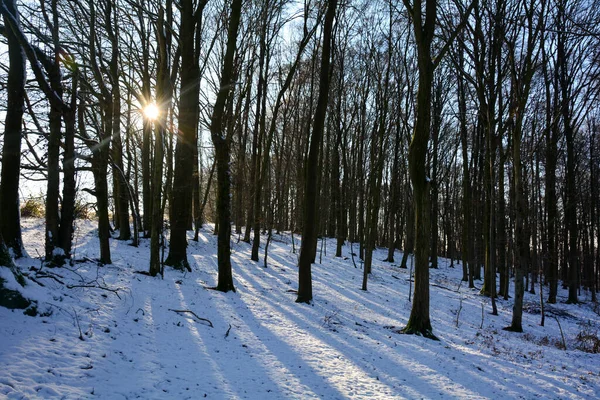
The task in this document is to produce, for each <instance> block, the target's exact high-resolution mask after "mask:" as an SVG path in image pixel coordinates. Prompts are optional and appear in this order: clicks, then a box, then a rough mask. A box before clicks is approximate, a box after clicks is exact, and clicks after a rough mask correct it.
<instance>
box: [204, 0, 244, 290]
mask: <svg viewBox="0 0 600 400" xmlns="http://www.w3.org/2000/svg"><path fill="white" fill-rule="evenodd" d="M241 8H242V0H233V1H232V3H231V13H230V17H229V27H228V32H227V49H226V52H225V59H224V61H223V70H222V74H221V81H220V86H219V92H218V94H217V98H216V100H215V105H214V108H213V114H212V119H211V124H210V134H211V139H212V142H213V144H214V146H215V162H216V164H217V222H218V223H219V233H218V239H217V246H218V247H217V260H218V269H219V277H218V283H217V287H216V290H219V291H221V292H228V291H230V290H231V291H234V292H235V287H234V285H233V275H232V271H231V257H230V253H231V244H230V240H231V198H230V186H231V175H230V171H229V159H230V154H229V151H230V140H229V138H228V137H226V135H225V126H226V124H225V121H224V116H225V103H226V100H227V98H228V97H229V93H230V92H231V89H232V87H233V85H232V79H233V76H234V71H233V56H234V53H235V49H236V41H237V33H238V27H239V24H240V14H241Z"/></svg>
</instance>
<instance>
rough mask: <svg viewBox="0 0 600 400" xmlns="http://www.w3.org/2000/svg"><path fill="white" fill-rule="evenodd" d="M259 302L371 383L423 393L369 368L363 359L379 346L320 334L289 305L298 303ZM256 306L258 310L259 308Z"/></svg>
mask: <svg viewBox="0 0 600 400" xmlns="http://www.w3.org/2000/svg"><path fill="white" fill-rule="evenodd" d="M244 279H248V280H250V281H252V284H253V285H258V286H261V284H259V283H257V282H256V281H255V280H254V279H253V278H251V277H244ZM261 302H262V304H261V305H262V306H268V307H269V308H270V310H271V311H270V312H272V313H273V312H274V313H278V314H279V315H281V316H282V319H287V320H290V321H291V322H292V323H293V325H294V326H296V327H297V328H296V329H297V330H298V331H299V332H301V333H302V332H304V335H310V336H312V338H313V341H315V342H320V343H321V346H320V347H325V348H329V349H330V352H333V353H337V354H338V355H343V357H345V358H346V359H348V360H350V362H351V364H350V365H351V367H349V368H350V369H354V370H355V371H356V370H358V371H360V372H361V373H362V374H364V375H365V376H369V377H370V379H372V380H373V382H375V384H378V383H377V382H381V383H383V384H385V385H387V388H388V389H389V390H391V388H393V389H395V390H400V389H399V388H403V391H404V392H405V393H404V395H405V396H409V397H415V396H418V395H423V393H419V392H415V391H413V390H410V388H407V387H406V386H405V385H404V383H403V382H402V381H401V380H399V379H394V378H393V377H392V376H391V375H389V374H388V373H387V372H386V371H385V370H381V369H380V370H375V371H376V372H375V371H374V370H373V368H372V366H371V364H370V363H369V361H367V359H368V357H369V356H370V355H372V354H379V353H380V349H376V350H377V351H376V352H373V353H371V352H370V351H368V350H364V349H360V348H358V347H356V346H353V345H351V344H349V343H348V342H344V341H342V340H339V339H337V338H335V337H333V336H331V334H327V333H322V332H323V330H324V329H323V327H322V326H320V325H319V324H317V323H315V322H314V319H308V318H302V317H299V316H298V311H297V310H295V309H293V308H292V307H298V308H300V307H303V306H300V305H296V306H291V305H290V306H288V305H287V303H286V302H285V301H281V302H276V301H272V300H271V299H268V298H263V299H261ZM260 309H262V307H261V308H260ZM311 314H313V316H316V312H311ZM254 318H255V319H257V318H256V316H254ZM299 327H302V328H299ZM309 332H311V333H309ZM369 350H370V349H369ZM360 356H362V359H361V358H360ZM380 358H381V359H382V360H383V359H384V357H380ZM385 359H387V360H388V363H390V364H393V367H391V368H389V369H390V370H394V371H404V373H403V374H400V375H401V376H403V377H405V379H407V380H410V381H412V382H414V381H416V380H419V377H418V375H417V374H415V373H411V372H410V371H409V370H408V369H406V368H405V366H404V365H403V363H401V362H397V361H395V360H392V359H391V358H389V357H387V356H385ZM386 369H388V368H386ZM423 386H425V385H423ZM383 390H385V389H383ZM347 395H348V394H347V393H346V394H345V396H347ZM387 395H396V396H397V395H398V393H396V394H392V393H387Z"/></svg>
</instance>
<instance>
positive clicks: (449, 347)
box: [0, 220, 600, 399]
mask: <svg viewBox="0 0 600 400" xmlns="http://www.w3.org/2000/svg"><path fill="white" fill-rule="evenodd" d="M23 222H24V225H25V226H24V242H25V245H26V247H27V249H28V250H29V254H35V248H36V247H39V246H42V244H41V243H40V242H39V237H43V224H42V221H39V220H24V221H23ZM94 226H95V224H94V223H92V222H89V221H78V222H77V231H76V238H75V240H74V242H75V244H76V245H75V249H74V252H75V259H76V260H80V262H76V263H74V265H73V266H67V267H65V268H55V269H52V270H46V271H47V272H49V273H50V274H54V275H56V276H57V277H58V279H59V280H61V281H62V282H63V283H64V284H61V283H59V282H57V281H56V280H54V279H51V278H36V279H37V280H38V281H40V282H42V283H43V284H44V285H45V286H44V287H41V286H38V285H37V284H35V283H33V282H31V283H30V285H29V289H28V290H29V291H32V292H35V293H36V296H37V297H36V298H38V299H39V300H38V301H39V306H40V308H41V309H42V310H43V309H45V308H50V309H51V310H52V314H51V315H49V316H42V317H36V318H32V317H27V316H24V315H22V313H21V311H18V310H17V311H10V310H7V309H4V308H0V365H2V368H0V398H3V397H6V398H8V399H29V398H31V399H33V398H66V399H75V398H77V399H78V398H97V399H127V398H144V399H198V398H204V397H206V398H214V399H230V398H243V399H280V398H302V399H310V398H326V399H343V398H353V399H358V398H368V399H390V398H433V399H435V398H444V399H445V398H477V399H480V398H524V399H531V398H573V399H592V398H597V397H598V393H600V355H598V354H589V353H585V352H582V351H580V350H577V349H576V346H577V341H576V336H577V334H578V333H579V332H581V331H582V330H585V329H587V330H589V331H593V330H594V329H595V330H596V332H597V330H598V328H599V327H600V317H599V316H598V314H597V313H596V312H594V310H593V308H594V305H593V304H592V303H591V302H589V299H587V296H588V294H586V293H585V292H582V296H581V298H582V299H583V300H585V302H584V303H583V304H580V305H566V304H564V300H566V295H567V293H566V291H563V290H562V289H559V291H560V292H559V300H560V302H559V303H558V304H555V305H546V311H547V316H546V326H545V327H540V326H539V322H540V313H539V295H532V294H529V293H526V295H525V308H526V310H527V312H526V313H525V314H524V329H525V333H523V334H519V333H511V332H506V331H503V330H502V329H501V328H502V327H505V326H507V325H509V323H510V319H511V312H512V301H511V300H509V301H505V300H502V299H498V301H497V303H498V309H499V314H500V315H499V316H492V315H490V311H491V307H490V304H489V303H488V302H489V300H488V299H486V298H485V297H482V296H481V295H479V293H478V290H476V289H468V288H467V285H465V284H462V285H460V277H461V268H460V266H458V267H457V268H449V266H448V261H447V260H445V259H440V268H439V269H438V270H431V283H432V286H431V317H432V324H433V329H434V333H435V334H436V335H437V336H438V337H439V338H440V339H441V340H440V341H439V342H436V341H432V340H429V339H425V338H422V337H418V336H412V335H402V334H399V333H397V330H399V329H400V328H401V327H403V326H404V325H405V324H406V321H407V319H408V316H409V314H410V309H411V304H410V302H409V301H408V292H409V276H408V274H409V271H408V270H403V269H400V268H398V267H397V265H396V264H394V265H391V264H389V263H386V262H382V261H380V260H383V259H384V258H386V256H387V249H380V250H377V251H375V253H374V262H373V274H372V276H371V277H370V280H369V291H367V292H364V291H361V290H360V284H361V280H362V270H361V269H360V268H354V267H353V265H352V260H351V259H350V254H349V249H350V248H349V246H345V247H344V256H346V257H348V258H347V259H340V258H335V257H333V255H334V254H335V240H328V241H327V245H326V250H327V255H323V263H322V264H318V263H317V264H315V265H313V270H312V271H313V293H314V295H315V300H314V302H313V304H311V305H305V304H296V303H294V300H295V297H296V295H295V293H293V292H292V290H294V289H297V272H298V271H297V268H296V262H297V254H294V253H292V251H291V237H290V236H289V235H288V234H285V235H277V234H274V235H273V240H272V242H271V244H270V246H269V267H268V268H266V269H265V268H263V267H262V254H261V262H260V263H254V262H252V261H250V259H249V255H250V245H248V244H246V243H244V242H239V243H236V242H235V241H233V248H232V264H233V269H234V271H233V272H234V282H235V285H236V290H237V292H236V293H231V292H230V293H221V292H217V291H214V290H210V289H209V288H210V287H214V286H216V282H217V258H216V237H215V236H214V235H212V232H211V230H210V229H209V228H208V227H207V229H203V230H202V231H201V232H200V240H199V241H198V242H193V241H191V240H190V246H189V248H188V254H189V261H190V264H191V265H192V269H193V272H191V273H181V272H176V271H174V270H172V269H170V268H168V267H167V269H166V272H165V278H164V280H161V279H160V278H151V277H148V276H145V275H141V274H137V273H135V271H136V270H143V271H145V270H147V268H148V264H149V250H148V248H147V247H148V240H147V239H144V240H142V241H141V245H140V247H139V248H134V247H131V246H129V245H128V243H127V242H123V241H117V240H111V251H112V258H113V264H112V265H108V266H104V267H100V266H98V265H97V264H96V263H94V262H92V261H90V260H93V259H94V258H97V257H98V255H99V249H98V239H97V238H96V236H95V235H96V232H97V231H96V230H95V228H94ZM298 248H299V246H298ZM355 248H356V246H355ZM395 257H396V259H397V260H399V259H400V257H401V253H400V252H397V253H396V255H395ZM86 260H87V261H86ZM17 262H18V264H19V266H20V267H21V269H22V270H23V271H25V272H26V271H27V270H28V269H29V267H31V266H35V267H36V268H39V260H35V259H20V260H17ZM3 270H6V268H0V271H3ZM2 276H3V277H4V274H3V275H2ZM477 284H478V285H481V282H477ZM67 285H71V286H70V287H72V288H70V289H69V288H68V287H67ZM459 285H460V289H459ZM81 286H87V287H81ZM461 299H462V300H461ZM461 304H462V308H461V310H460V314H459V319H458V327H457V326H456V325H457V312H458V310H459V308H460V307H461ZM482 304H483V307H484V314H483V322H482ZM171 310H190V311H193V312H194V313H196V314H197V315H198V316H199V317H201V318H206V319H208V320H210V321H211V322H212V324H213V325H214V328H211V327H210V326H209V325H208V323H206V322H205V321H201V320H197V319H196V318H195V317H194V316H193V315H192V314H190V313H176V312H174V311H171ZM553 316H556V317H557V318H558V321H559V322H560V324H561V327H562V330H563V332H564V336H565V339H566V343H567V350H566V351H564V350H562V349H559V348H558V347H557V346H560V344H561V343H562V339H561V334H560V330H559V327H558V324H557V321H556V320H555V319H554V317H553ZM482 324H483V328H480V326H481V325H482ZM80 332H81V333H80ZM80 335H81V339H80Z"/></svg>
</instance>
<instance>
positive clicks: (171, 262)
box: [165, 255, 192, 272]
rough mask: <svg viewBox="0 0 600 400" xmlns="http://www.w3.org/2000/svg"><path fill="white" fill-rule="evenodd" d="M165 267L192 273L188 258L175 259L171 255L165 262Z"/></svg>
mask: <svg viewBox="0 0 600 400" xmlns="http://www.w3.org/2000/svg"><path fill="white" fill-rule="evenodd" d="M165 265H168V266H169V267H172V268H173V269H176V270H178V271H187V272H192V267H190V263H189V262H188V260H187V258H182V259H175V257H172V256H170V255H169V256H168V257H167V259H166V260H165Z"/></svg>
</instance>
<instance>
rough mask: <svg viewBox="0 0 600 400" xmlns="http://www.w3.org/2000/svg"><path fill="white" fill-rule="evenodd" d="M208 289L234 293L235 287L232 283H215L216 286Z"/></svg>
mask: <svg viewBox="0 0 600 400" xmlns="http://www.w3.org/2000/svg"><path fill="white" fill-rule="evenodd" d="M210 289H211V290H216V291H217V292H223V293H227V292H233V293H235V287H234V286H233V283H232V284H230V285H217V286H216V287H211V288H210Z"/></svg>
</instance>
